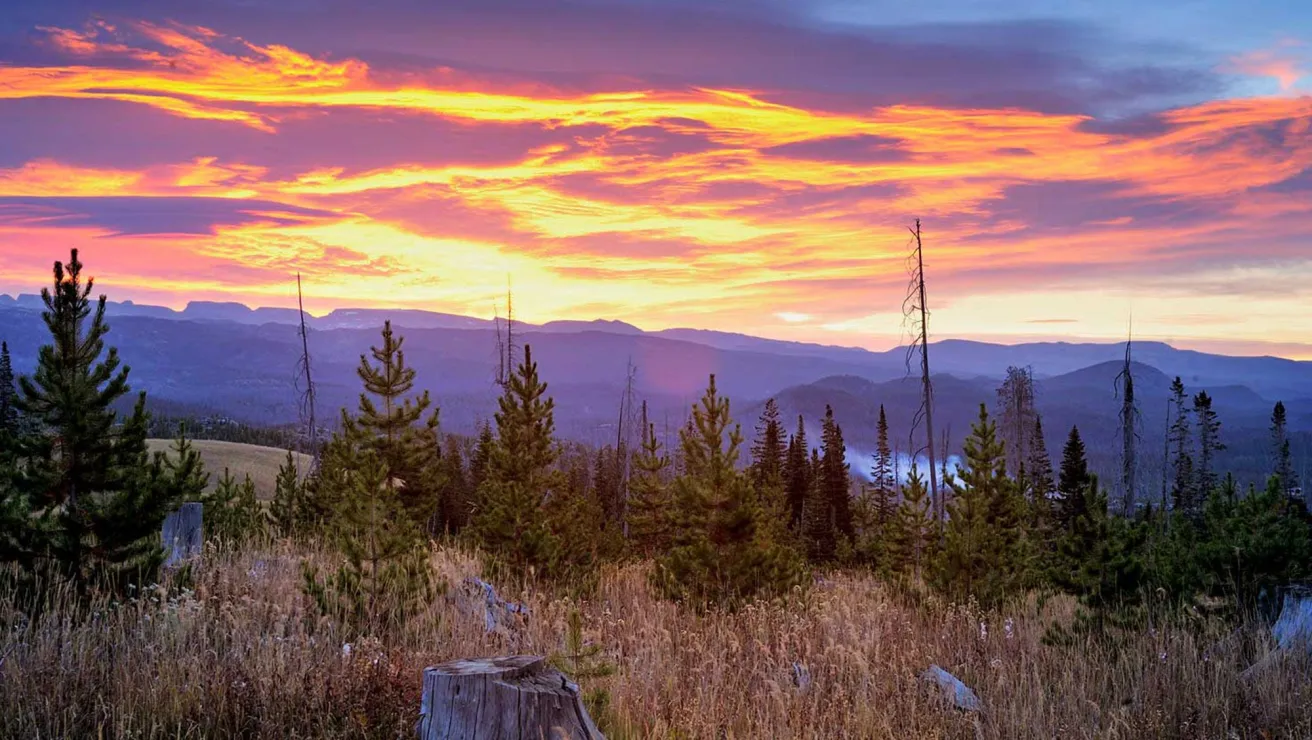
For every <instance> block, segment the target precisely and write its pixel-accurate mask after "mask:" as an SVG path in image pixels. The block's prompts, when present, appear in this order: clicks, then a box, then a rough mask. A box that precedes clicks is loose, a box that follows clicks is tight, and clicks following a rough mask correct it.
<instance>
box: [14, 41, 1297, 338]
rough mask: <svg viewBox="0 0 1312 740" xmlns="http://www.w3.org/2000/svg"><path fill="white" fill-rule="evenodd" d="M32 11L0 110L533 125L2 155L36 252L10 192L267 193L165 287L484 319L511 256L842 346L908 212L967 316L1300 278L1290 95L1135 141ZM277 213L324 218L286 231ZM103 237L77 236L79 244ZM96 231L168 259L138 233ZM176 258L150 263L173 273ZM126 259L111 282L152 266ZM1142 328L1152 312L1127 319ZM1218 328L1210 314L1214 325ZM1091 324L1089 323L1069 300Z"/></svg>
mask: <svg viewBox="0 0 1312 740" xmlns="http://www.w3.org/2000/svg"><path fill="white" fill-rule="evenodd" d="M43 30H44V31H45V32H46V34H47V35H46V39H47V43H48V44H49V45H50V46H51V47H52V48H54V49H57V50H59V51H61V52H63V53H65V54H67V55H68V56H69V57H71V58H72V59H73V60H74V61H76V62H77V63H76V64H69V65H64V66H49V67H37V66H30V67H23V66H11V67H0V101H3V100H6V99H8V100H20V99H36V98H43V99H49V98H56V99H66V100H74V101H78V100H89V99H95V100H113V101H119V102H121V103H128V104H132V105H138V106H144V107H147V108H150V109H153V110H155V111H162V112H163V113H166V114H168V115H169V116H172V117H174V119H186V120H205V121H215V122H219V123H221V124H230V126H231V127H236V128H239V129H240V130H242V131H250V130H251V129H254V130H257V131H259V132H261V134H258V135H259V136H265V135H267V137H268V138H269V141H270V146H269V149H270V150H272V149H275V148H277V147H296V146H297V145H298V144H299V143H300V142H298V141H297V140H295V138H293V137H288V136H287V135H286V132H287V131H288V130H290V129H292V128H293V127H294V126H295V125H296V124H297V122H298V120H299V119H298V118H297V117H298V116H301V115H303V114H307V112H311V111H313V112H316V113H318V112H324V111H326V112H327V115H331V114H332V113H333V112H334V111H346V110H351V111H366V112H371V113H376V114H378V115H380V116H383V115H386V116H419V117H423V120H424V121H431V120H434V119H438V120H441V121H443V122H449V123H451V124H452V125H454V126H458V127H461V128H473V129H476V130H487V131H490V132H492V133H491V135H493V136H495V135H496V133H497V132H502V131H510V130H516V129H518V128H522V127H531V128H533V130H535V131H538V132H540V133H541V134H542V137H543V139H544V141H546V142H547V143H542V142H538V141H534V142H533V143H532V144H531V145H526V146H525V147H524V148H523V150H522V151H517V152H510V153H509V154H508V155H507V156H506V157H505V158H504V161H500V162H497V163H486V162H479V161H475V160H470V161H457V160H451V161H437V162H435V161H420V157H419V156H418V153H416V155H415V156H414V157H413V158H411V159H407V158H401V159H398V161H395V162H389V163H386V164H382V165H380V166H376V167H369V168H358V167H347V166H345V165H343V164H342V163H340V162H336V161H333V160H331V159H326V160H325V161H323V162H322V163H316V165H315V166H312V167H307V168H300V169H297V170H296V171H293V172H290V173H289V172H287V171H285V169H284V170H279V171H278V172H277V174H276V175H275V174H274V172H275V169H276V167H275V165H277V162H275V161H271V160H270V159H267V158H266V157H268V155H267V153H265V152H261V151H251V152H250V153H249V155H243V156H242V157H239V158H233V157H231V156H228V157H222V156H218V155H212V154H206V155H204V156H197V157H193V158H190V159H184V160H183V161H178V162H174V163H167V164H158V165H153V166H149V167H141V168H130V167H124V168H107V167H103V166H99V167H91V166H80V165H77V164H76V163H72V162H65V161H59V160H57V159H51V158H40V159H33V160H31V161H27V162H25V163H23V164H22V165H20V166H16V167H11V168H10V169H6V170H0V253H3V251H4V250H6V249H8V250H10V252H11V253H13V252H14V250H16V249H17V250H29V251H30V250H31V249H32V248H33V247H32V245H34V244H36V243H38V242H44V241H47V240H49V239H52V238H55V236H56V235H58V234H60V233H61V232H60V229H61V228H67V227H62V226H61V225H60V221H59V220H58V219H54V220H51V219H46V220H41V217H34V216H32V210H31V203H30V202H29V201H23V205H24V207H26V208H28V210H27V211H25V212H24V214H23V220H22V221H21V222H17V221H15V222H14V223H11V224H9V225H8V226H6V225H5V222H4V221H3V216H4V213H5V211H4V199H5V198H25V199H32V198H71V197H98V196H111V195H113V196H120V197H126V196H131V197H138V198H179V197H182V198H202V197H203V198H220V199H242V200H257V201H259V202H260V203H263V204H269V203H272V204H284V205H285V207H286V209H288V212H287V213H278V212H277V211H276V209H274V210H269V207H268V206H261V208H263V209H265V210H262V211H260V213H259V214H257V215H261V216H267V218H258V219H250V220H240V221H234V220H229V221H223V222H221V223H220V222H218V221H217V220H216V223H215V225H214V226H213V228H211V229H209V230H208V233H207V234H206V235H204V236H188V237H187V238H178V239H175V241H174V242H173V244H174V245H175V246H174V249H175V250H176V252H177V253H178V254H180V255H184V256H185V255H195V256H199V257H201V258H203V259H204V260H209V261H211V262H212V263H213V264H225V265H229V266H231V268H232V269H231V270H229V271H227V272H225V271H221V270H211V271H210V272H209V273H208V274H204V275H201V274H197V275H195V276H194V277H193V278H192V279H191V282H190V283H187V282H186V281H184V284H188V285H190V286H191V287H193V288H195V289H196V290H198V291H201V292H204V293H206V294H209V293H213V292H223V291H227V292H229V293H230V294H231V295H233V296H234V297H244V298H246V299H250V300H253V301H267V300H270V299H276V298H277V297H278V296H282V295H283V291H284V286H282V285H281V283H280V281H282V280H285V274H287V273H291V272H293V271H295V270H301V271H303V272H311V271H313V274H314V275H315V278H316V290H317V291H318V300H320V301H323V302H325V303H326V304H329V305H344V304H356V305H376V304H378V303H389V302H390V303H407V304H412V305H421V306H425V307H429V308H440V309H444V310H454V311H467V312H472V313H479V314H485V313H487V312H488V310H489V307H490V305H491V303H492V299H493V296H496V295H498V294H500V293H501V292H502V291H503V290H504V285H505V278H506V275H507V274H508V273H513V275H514V280H515V286H516V301H517V307H518V308H519V309H520V310H522V311H524V312H525V313H524V315H526V316H530V317H532V318H535V319H551V318H566V317H574V312H575V311H577V310H579V307H580V306H587V307H589V310H605V311H606V312H607V313H608V314H609V315H610V316H612V317H615V318H622V319H627V320H631V321H634V322H635V323H638V324H641V325H655V326H660V325H670V324H680V323H697V324H715V325H718V326H719V327H720V328H739V329H751V330H753V331H758V332H761V333H766V334H770V333H774V334H776V335H784V334H786V335H787V336H789V337H792V338H800V336H799V332H803V331H813V330H814V327H816V326H830V327H839V329H838V330H836V331H837V334H838V336H827V335H826V336H825V337H823V338H824V339H826V340H827V341H844V339H843V337H844V336H847V337H848V340H847V341H855V338H857V337H863V338H864V337H866V336H867V334H865V332H869V331H870V329H869V327H870V324H869V322H868V321H867V320H866V319H865V318H863V317H868V316H869V315H871V314H872V313H874V314H876V315H880V318H879V321H881V322H883V321H885V320H886V319H887V317H884V316H882V314H880V312H878V311H872V306H874V305H880V306H889V307H894V308H895V307H896V306H897V305H899V303H900V299H901V296H900V295H899V293H900V291H901V290H902V287H903V285H902V284H903V283H904V281H905V265H904V263H903V259H904V255H905V251H904V250H905V247H906V232H905V228H904V226H905V224H906V223H907V222H908V221H909V220H910V219H912V218H914V217H918V216H919V217H924V218H925V219H926V229H927V233H928V234H929V239H930V244H931V250H932V253H931V267H932V270H933V272H934V275H935V278H936V280H937V281H938V282H936V288H937V289H939V290H941V292H936V293H935V294H934V300H935V301H937V302H938V303H939V305H941V306H943V309H942V310H943V314H944V316H945V323H946V325H947V326H957V327H961V329H960V330H961V331H977V330H978V327H979V326H980V324H981V323H982V322H987V321H989V319H990V316H992V317H993V318H994V319H996V320H997V321H998V322H1000V323H1001V324H1003V325H1006V326H1011V327H1013V328H1014V330H1015V331H1016V332H1018V333H1024V332H1025V331H1028V329H1025V328H1024V326H1025V323H1026V322H1024V321H1021V320H1020V319H1017V316H1018V315H1019V314H1020V313H1021V312H1022V306H1021V304H1020V303H1018V302H1017V301H1016V300H1003V298H999V297H998V296H1005V297H1010V298H1014V297H1015V296H1016V295H1018V291H1020V292H1019V295H1026V294H1028V295H1031V297H1033V300H1034V301H1039V300H1048V299H1049V298H1051V297H1052V295H1053V294H1052V292H1051V291H1052V287H1051V285H1053V284H1057V285H1063V284H1064V285H1072V286H1076V287H1078V288H1079V289H1081V290H1088V289H1089V288H1088V286H1089V285H1090V284H1091V281H1093V280H1094V279H1095V278H1097V276H1099V275H1103V276H1104V278H1103V279H1104V280H1106V281H1109V283H1108V284H1109V285H1110V286H1111V287H1109V288H1108V290H1121V289H1128V287H1129V286H1136V289H1143V290H1152V289H1154V287H1160V286H1162V285H1165V281H1163V280H1162V278H1161V276H1162V275H1163V274H1165V275H1170V274H1172V273H1173V272H1178V271H1179V270H1181V269H1182V267H1181V266H1185V267H1186V268H1187V269H1188V270H1193V271H1205V270H1213V271H1216V270H1221V269H1223V267H1224V266H1225V264H1227V263H1228V262H1233V261H1235V260H1236V259H1239V256H1241V255H1242V254H1243V253H1244V252H1245V250H1254V249H1260V250H1262V252H1261V254H1262V259H1263V260H1265V261H1267V262H1268V263H1279V264H1282V265H1285V267H1284V269H1285V270H1286V271H1291V270H1292V271H1294V272H1298V271H1305V272H1309V273H1312V267H1310V266H1309V263H1308V261H1307V254H1306V253H1303V254H1302V255H1301V257H1300V254H1299V253H1298V247H1297V242H1296V241H1294V240H1291V237H1305V235H1306V234H1307V233H1308V232H1309V227H1312V210H1310V209H1309V206H1308V205H1307V204H1308V197H1307V196H1308V190H1312V183H1308V184H1307V186H1306V189H1300V188H1301V187H1302V186H1299V187H1295V188H1294V189H1293V190H1282V189H1281V187H1282V185H1283V184H1287V183H1290V182H1296V181H1297V180H1298V178H1299V177H1300V176H1302V173H1306V172H1308V171H1309V170H1310V169H1312V134H1310V133H1309V123H1308V122H1309V120H1312V98H1308V97H1306V96H1303V97H1296V96H1279V97H1263V98H1247V99H1237V100H1220V101H1214V102H1209V103H1205V104H1200V105H1194V106H1190V107H1185V108H1179V109H1175V110H1170V111H1166V112H1163V113H1160V114H1159V115H1158V116H1157V117H1156V124H1157V127H1156V128H1155V129H1154V130H1152V131H1151V132H1149V133H1141V134H1127V133H1116V132H1115V131H1109V130H1108V129H1107V128H1106V127H1100V126H1099V125H1097V124H1099V123H1100V122H1099V121H1096V120H1094V119H1093V118H1091V117H1089V116H1083V115H1053V114H1044V113H1039V112H1034V111H1026V110H1019V109H1010V108H1008V109H949V108H937V107H930V106H925V105H914V106H913V105H895V106H887V107H881V108H875V109H870V110H866V111H846V112H835V111H831V110H821V109H816V108H807V107H802V106H798V105H785V104H781V103H774V102H769V101H767V100H766V97H767V96H766V94H765V93H764V92H760V91H747V90H719V89H706V88H696V89H680V90H665V89H659V88H645V87H642V86H637V85H635V86H634V89H630V90H621V91H611V92H606V93H577V92H567V91H561V90H556V89H553V88H550V87H548V86H545V85H542V84H531V85H530V84H524V85H516V84H512V83H504V82H503V83H498V84H496V85H493V84H483V83H479V82H478V81H477V80H474V79H473V78H471V77H468V76H467V75H462V74H460V73H459V72H456V71H451V70H443V71H442V72H441V74H434V75H431V76H429V77H427V78H425V79H423V80H419V79H418V78H415V77H410V78H399V77H396V76H389V75H388V74H386V73H385V72H379V71H378V70H375V69H372V68H371V67H370V66H369V65H367V64H365V63H364V62H362V61H359V60H354V59H346V60H334V61H326V60H322V59H315V58H313V57H310V56H308V55H306V54H303V53H301V52H298V51H296V50H293V49H290V48H287V47H283V46H278V45H257V44H253V43H251V42H247V41H243V40H241V39H234V38H228V37H223V36H222V35H220V34H219V33H217V32H215V31H213V30H209V29H204V28H194V27H183V26H168V25H153V24H148V23H133V24H120V25H119V26H117V27H115V26H109V25H105V24H101V25H93V26H90V27H88V28H87V29H84V30H82V31H73V30H68V29H53V28H48V29H43ZM1273 59H1274V57H1273ZM126 62H130V63H126ZM1235 64H1236V69H1239V68H1240V67H1242V68H1243V69H1246V70H1250V71H1247V72H1244V73H1245V74H1250V73H1252V74H1256V73H1257V72H1252V71H1251V70H1259V69H1262V70H1267V72H1263V73H1264V74H1265V73H1270V72H1271V70H1277V68H1276V67H1274V66H1270V65H1266V66H1262V64H1263V63H1262V61H1261V60H1260V59H1256V58H1251V57H1250V58H1245V60H1242V61H1236V62H1235ZM1281 69H1285V68H1281ZM1289 70H1296V68H1295V67H1292V66H1291V67H1288V68H1287V70H1286V71H1284V72H1280V73H1279V75H1273V76H1277V78H1278V79H1280V81H1281V83H1282V87H1284V88H1285V89H1292V87H1293V85H1294V84H1295V83H1296V81H1297V77H1296V76H1295V77H1289V75H1290V74H1294V72H1293V71H1289ZM1277 71H1279V70H1277ZM1280 75H1285V76H1283V77H1281V76H1280ZM0 104H2V103H0ZM171 120H173V119H171ZM369 143H370V142H369V140H368V139H367V138H365V137H362V138H361V139H360V141H359V142H358V145H359V146H361V147H367V146H368V145H369ZM293 209H306V210H311V209H312V210H313V211H314V212H316V213H318V212H333V213H336V214H338V215H339V216H340V218H335V219H308V218H307V219H301V220H297V219H294V218H291V216H292V215H293V214H292V213H291V211H292V210H293ZM444 209H445V210H444ZM207 213H208V212H207ZM451 213H454V214H456V216H455V217H454V218H453V217H451V216H449V215H448V214H451ZM202 216H204V214H202ZM282 216H287V218H282ZM34 218H35V219H36V220H34ZM216 218H217V217H216ZM108 233H111V230H108V229H104V230H101V231H97V230H95V229H92V228H82V229H80V230H79V231H78V232H77V235H78V239H80V240H84V241H87V242H94V240H95V239H97V238H99V237H102V236H104V235H106V234H108ZM116 238H117V239H119V243H120V244H125V245H128V244H141V245H142V247H141V248H142V249H143V250H147V251H148V252H149V253H150V254H152V255H155V256H156V257H157V258H158V259H160V260H163V261H167V259H168V258H167V257H166V256H165V254H166V252H167V250H166V248H165V247H163V246H161V244H160V243H159V242H158V241H157V239H156V238H155V237H147V236H131V237H125V236H123V235H122V234H121V233H119V235H118V236H117V237H116ZM124 248H126V247H124ZM46 257H47V256H43V257H42V259H41V262H42V264H44V262H45V261H46ZM184 261H185V260H184V259H183V258H177V259H175V260H174V261H173V262H171V263H169V264H172V265H173V266H174V267H175V268H176V269H184V267H183V263H184ZM147 267H150V265H144V266H143V268H142V269H143V270H145V271H144V272H141V273H140V274H132V275H125V276H124V279H125V280H128V281H129V282H130V283H134V284H137V285H146V284H148V283H149V279H148V278H149V275H150V271H149V270H147V269H146V268H147ZM243 268H244V270H245V271H243ZM1136 270H1137V271H1136ZM1190 274H1192V273H1190ZM1309 277H1312V275H1310V276H1309ZM1217 279H1220V278H1217ZM1154 280H1157V281H1158V282H1156V283H1155V282H1154ZM1026 281H1046V282H1047V283H1048V284H1049V285H1048V286H1046V287H1045V288H1044V289H1043V290H1039V289H1038V288H1037V287H1031V286H1029V285H1026V284H1025V283H1026ZM1309 282H1312V281H1309ZM1169 289H1170V291H1172V295H1174V296H1175V297H1176V299H1178V300H1184V301H1195V302H1200V303H1201V302H1204V301H1205V297H1203V296H1200V295H1197V294H1193V295H1190V294H1188V293H1187V292H1182V289H1181V288H1180V286H1176V285H1171V286H1170V288H1169ZM1026 291H1028V293H1027V292H1026ZM1300 295H1301V294H1299V293H1297V290H1295V292H1293V293H1291V294H1290V295H1289V296H1288V298H1287V299H1286V300H1289V301H1295V300H1298V299H1299V297H1300ZM989 296H993V298H988V297H989ZM1039 296H1042V299H1040V298H1039ZM1182 296H1183V297H1182ZM762 305H766V306H768V310H765V311H762V310H761V306H762ZM1027 305H1029V306H1030V308H1029V310H1031V311H1032V312H1035V313H1039V312H1041V311H1042V310H1044V309H1043V306H1042V305H1041V304H1036V303H1034V302H1031V303H1030V304H1027ZM954 306H957V307H959V308H956V309H954V308H953V307H954ZM980 306H983V307H984V308H983V309H981V308H979V307H980ZM954 310H956V311H958V313H957V314H953V311H954ZM1096 310H1097V307H1096V304H1090V305H1089V306H1087V307H1086V308H1085V311H1086V314H1088V313H1090V312H1096ZM1273 310H1274V309H1273ZM981 311H982V312H981ZM954 315H955V316H956V319H955V323H954V320H953V317H954ZM1163 315H1164V316H1165V315H1166V314H1165V313H1164V314H1163ZM1030 318H1033V316H1031V317H1030ZM1073 320H1074V319H1073ZM1136 321H1137V322H1140V323H1143V322H1149V321H1151V319H1147V318H1143V317H1142V316H1141V315H1140V314H1139V313H1136ZM1226 321H1231V323H1230V324H1226V323H1225V322H1226ZM1234 321H1235V320H1234V319H1225V318H1220V317H1219V318H1218V324H1217V326H1218V327H1222V328H1218V329H1216V331H1218V332H1221V331H1224V330H1225V329H1224V328H1223V327H1225V326H1233V325H1234ZM1163 322H1164V323H1166V324H1169V321H1168V320H1167V319H1163ZM785 324H786V325H787V326H784V325H785ZM1086 325H1096V326H1099V327H1101V326H1102V324H1098V323H1097V322H1094V321H1093V320H1092V319H1091V318H1088V317H1087V316H1086ZM1119 325H1120V324H1119V323H1118V326H1119ZM1168 328H1169V327H1168ZM1191 330H1197V328H1196V327H1191ZM844 332H848V334H844ZM888 335H889V336H891V337H895V336H896V327H890V328H889V329H888Z"/></svg>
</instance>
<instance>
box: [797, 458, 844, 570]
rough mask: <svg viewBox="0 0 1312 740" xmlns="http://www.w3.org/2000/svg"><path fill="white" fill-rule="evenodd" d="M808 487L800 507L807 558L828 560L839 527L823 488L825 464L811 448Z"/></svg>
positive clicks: (834, 548)
mask: <svg viewBox="0 0 1312 740" xmlns="http://www.w3.org/2000/svg"><path fill="white" fill-rule="evenodd" d="M811 469H812V470H813V471H814V472H813V473H812V475H811V490H810V492H809V493H807V495H806V503H805V505H804V506H803V507H802V541H803V543H805V545H806V557H807V559H808V560H810V561H811V562H812V563H822V564H823V563H829V562H832V561H833V560H834V558H835V557H836V556H837V555H838V527H837V525H836V523H835V521H834V507H833V501H832V499H830V498H829V496H828V491H827V490H826V489H825V464H824V459H823V458H821V457H820V453H819V451H817V450H811Z"/></svg>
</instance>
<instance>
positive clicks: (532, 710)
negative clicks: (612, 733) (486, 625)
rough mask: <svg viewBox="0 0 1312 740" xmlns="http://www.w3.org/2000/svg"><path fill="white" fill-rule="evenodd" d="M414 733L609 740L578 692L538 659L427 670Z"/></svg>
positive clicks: (438, 739)
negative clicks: (606, 739) (594, 720)
mask: <svg viewBox="0 0 1312 740" xmlns="http://www.w3.org/2000/svg"><path fill="white" fill-rule="evenodd" d="M415 729H416V731H417V732H418V735H419V738H420V740H503V739H504V740H605V736H604V735H602V734H601V732H600V731H598V730H597V726H596V725H595V724H594V723H593V722H592V718H591V717H590V716H588V710H587V709H585V708H584V707H583V702H582V701H580V700H579V687H578V686H576V685H574V684H573V683H570V682H569V680H567V679H566V678H565V676H564V675H563V674H562V673H561V672H560V671H557V670H555V669H554V668H551V667H550V666H548V665H547V661H546V659H545V658H541V657H538V656H533V655H515V656H511V657H506V658H481V659H477V660H455V661H451V662H450V663H443V664H442V665H439V666H434V667H432V668H429V669H427V670H425V671H424V694H423V703H422V705H421V707H420V710H419V724H418V725H417V726H416V728H415Z"/></svg>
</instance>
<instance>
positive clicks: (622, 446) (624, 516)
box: [615, 357, 646, 537]
mask: <svg viewBox="0 0 1312 740" xmlns="http://www.w3.org/2000/svg"><path fill="white" fill-rule="evenodd" d="M637 374H638V368H637V367H636V366H634V364H633V358H632V357H629V361H628V365H627V367H626V369H625V372H624V376H625V380H624V395H622V396H620V414H619V420H618V422H617V423H616V425H615V462H616V465H617V467H618V472H619V476H618V477H619V486H620V521H621V522H623V523H624V536H625V537H628V536H629V519H628V507H629V438H628V436H627V435H626V434H625V430H626V429H631V428H632V427H633V424H632V423H630V424H629V425H628V426H627V427H626V426H625V424H624V422H625V421H626V420H628V421H630V422H632V416H633V379H634V378H635V377H636V376H637ZM643 413H644V414H645V413H646V411H645V409H644V412H643Z"/></svg>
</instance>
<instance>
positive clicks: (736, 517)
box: [653, 375, 802, 607]
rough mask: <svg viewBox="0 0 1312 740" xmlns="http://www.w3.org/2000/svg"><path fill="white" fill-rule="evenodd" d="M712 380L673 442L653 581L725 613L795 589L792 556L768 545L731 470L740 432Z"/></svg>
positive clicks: (767, 532) (746, 488)
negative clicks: (669, 490) (665, 534)
mask: <svg viewBox="0 0 1312 740" xmlns="http://www.w3.org/2000/svg"><path fill="white" fill-rule="evenodd" d="M731 425H733V421H732V418H731V417H730V414H729V401H728V399H726V398H722V397H721V396H720V395H719V394H718V393H717V391H716V388H715V376H714V375H712V376H711V379H710V385H709V387H708V388H707V390H706V394H705V395H704V396H703V397H702V400H701V402H700V403H699V404H698V405H697V406H696V407H694V408H693V417H692V430H691V431H688V430H685V431H684V433H683V434H682V435H681V439H680V446H681V448H682V451H683V459H684V466H685V472H684V473H683V474H681V475H679V476H678V477H677V478H676V479H675V481H674V487H673V499H674V510H675V519H674V523H675V527H674V541H673V546H672V547H671V548H670V550H669V551H668V552H667V553H666V554H665V555H664V556H663V557H662V558H660V560H659V561H658V563H657V570H656V572H655V574H654V576H653V578H654V580H655V582H656V585H657V587H658V588H659V589H660V590H661V591H662V592H663V593H665V594H666V595H667V596H669V597H671V598H673V599H676V600H680V601H683V602H685V603H689V604H692V605H694V606H697V607H700V606H704V605H706V604H708V603H715V604H720V605H724V606H729V607H733V606H736V605H738V604H740V603H742V602H743V601H745V600H748V599H750V598H752V597H754V596H757V595H766V596H772V595H776V594H781V593H783V592H785V591H787V590H788V589H790V588H792V587H793V586H794V585H798V584H799V583H800V582H801V577H802V569H801V564H800V562H799V560H798V558H797V557H796V555H795V554H794V553H793V552H792V551H791V550H790V549H789V548H787V547H786V546H783V545H781V544H779V543H778V542H775V541H773V540H772V538H771V528H770V527H769V526H766V523H765V522H764V521H763V514H762V512H761V509H760V507H759V506H758V505H757V502H756V496H755V492H754V491H753V489H752V484H751V480H750V479H749V478H748V477H747V476H746V475H745V474H743V473H741V472H739V471H738V469H737V461H738V454H739V448H740V447H741V445H742V431H741V429H740V428H739V427H738V426H737V425H733V426H732V427H731Z"/></svg>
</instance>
